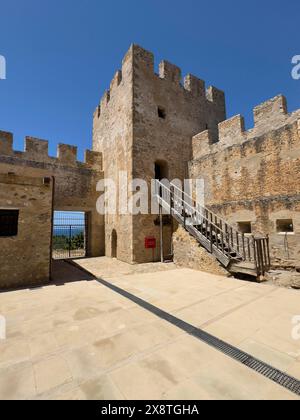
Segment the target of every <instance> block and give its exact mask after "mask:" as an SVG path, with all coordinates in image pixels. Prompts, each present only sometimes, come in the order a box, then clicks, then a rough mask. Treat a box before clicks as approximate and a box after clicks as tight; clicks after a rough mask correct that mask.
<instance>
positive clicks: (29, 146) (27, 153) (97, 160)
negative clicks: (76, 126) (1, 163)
mask: <svg viewBox="0 0 300 420" xmlns="http://www.w3.org/2000/svg"><path fill="white" fill-rule="evenodd" d="M48 145H49V143H48V141H47V140H41V139H37V138H35V137H26V138H25V143H24V152H19V151H14V150H13V134H12V133H9V132H6V131H0V159H1V158H3V157H4V158H5V157H7V158H16V159H19V160H22V161H28V162H36V163H44V164H50V165H57V166H63V167H70V168H78V169H90V170H95V171H102V167H103V162H102V153H99V152H93V151H90V150H86V152H85V159H84V162H79V161H77V147H76V146H70V145H67V144H59V145H58V146H57V157H56V158H54V157H50V156H49V154H48Z"/></svg>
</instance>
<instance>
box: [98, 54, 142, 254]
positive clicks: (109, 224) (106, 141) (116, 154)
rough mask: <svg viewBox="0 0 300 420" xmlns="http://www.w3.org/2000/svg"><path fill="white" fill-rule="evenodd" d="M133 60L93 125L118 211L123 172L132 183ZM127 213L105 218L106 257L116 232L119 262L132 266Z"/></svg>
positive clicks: (126, 63)
mask: <svg viewBox="0 0 300 420" xmlns="http://www.w3.org/2000/svg"><path fill="white" fill-rule="evenodd" d="M133 56H134V53H133V51H132V50H130V51H129V52H128V54H127V55H126V56H125V58H124V59H123V62H122V69H121V70H119V71H118V72H117V73H116V74H115V76H114V78H113V80H112V82H111V84H110V89H109V90H108V91H106V92H105V94H104V96H103V97H102V99H101V102H100V105H99V106H98V107H97V109H96V111H95V113H94V121H93V150H94V151H97V152H101V154H102V155H103V170H104V174H105V178H106V179H109V180H112V181H113V182H114V183H115V185H116V205H117V207H119V204H120V200H119V196H120V188H119V172H121V171H122V172H125V173H126V174H127V178H128V182H130V181H131V180H132V143H133V81H132V78H133V71H132V63H133ZM125 181H126V180H125ZM99 195H100V193H99ZM124 213H126V209H125V211H124V212H123V214H122V215H120V214H119V212H118V211H116V213H115V214H107V215H106V216H105V244H106V245H105V254H106V255H107V256H110V257H111V256H113V255H114V250H113V249H112V245H113V242H114V240H113V236H114V235H113V232H114V234H115V235H116V254H117V257H118V259H120V260H122V261H125V262H132V259H133V258H132V252H133V236H132V217H131V216H129V215H126V214H124Z"/></svg>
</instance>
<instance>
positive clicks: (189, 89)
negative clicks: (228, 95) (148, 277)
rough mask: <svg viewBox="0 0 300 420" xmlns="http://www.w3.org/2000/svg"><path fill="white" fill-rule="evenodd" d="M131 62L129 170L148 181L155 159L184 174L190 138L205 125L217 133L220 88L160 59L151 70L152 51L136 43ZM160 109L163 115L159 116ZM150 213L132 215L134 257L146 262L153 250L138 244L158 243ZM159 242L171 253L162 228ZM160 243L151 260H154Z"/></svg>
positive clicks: (172, 173) (171, 173)
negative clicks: (148, 240) (150, 238)
mask: <svg viewBox="0 0 300 420" xmlns="http://www.w3.org/2000/svg"><path fill="white" fill-rule="evenodd" d="M135 51H136V54H135V60H134V65H133V91H134V95H133V136H134V140H133V174H134V178H141V179H144V180H145V181H147V183H148V185H150V182H151V179H154V178H155V162H163V163H164V165H165V167H166V172H167V177H168V178H169V179H170V180H172V179H175V178H179V179H181V180H183V179H185V178H187V164H188V161H189V160H190V159H191V151H192V149H191V141H192V137H193V136H194V135H195V134H196V133H198V132H199V131H201V130H203V129H205V128H206V127H209V128H210V129H211V130H212V132H213V133H215V132H216V129H217V125H218V123H219V122H221V121H223V120H224V119H225V118H226V110H225V96H224V93H223V92H222V91H220V90H218V89H217V88H215V87H209V88H208V89H206V88H205V82H204V81H203V80H200V79H199V78H197V77H196V76H194V75H191V74H189V75H187V76H185V77H184V79H182V72H181V69H180V68H179V67H177V66H176V65H174V64H172V63H169V62H168V61H162V62H161V63H160V65H159V70H158V74H157V73H156V72H155V67H154V56H153V54H152V53H151V52H149V51H145V50H143V49H141V48H139V47H135ZM159 111H160V112H162V111H163V115H161V116H160V115H159ZM154 220H155V216H154V217H153V216H146V215H143V216H141V215H139V216H135V217H134V219H133V237H134V241H135V243H134V261H136V262H149V261H151V260H152V254H151V253H150V252H149V250H147V249H145V248H144V247H143V246H141V244H143V242H144V238H145V237H146V236H154V237H156V239H157V244H159V227H158V226H155V225H154ZM165 231H166V232H165V234H164V245H165V248H166V252H167V253H170V249H171V237H172V231H171V230H170V229H169V230H168V229H167V228H166V229H165ZM159 258H160V252H159V247H157V250H156V260H159Z"/></svg>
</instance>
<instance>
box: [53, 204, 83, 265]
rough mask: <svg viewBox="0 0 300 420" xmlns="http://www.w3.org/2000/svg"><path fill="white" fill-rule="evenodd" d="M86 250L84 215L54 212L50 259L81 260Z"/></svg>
mask: <svg viewBox="0 0 300 420" xmlns="http://www.w3.org/2000/svg"><path fill="white" fill-rule="evenodd" d="M86 249H87V221H86V215H85V213H81V212H57V211H56V212H54V222H53V237H52V257H53V259H55V260H62V259H70V258H83V257H85V256H86Z"/></svg>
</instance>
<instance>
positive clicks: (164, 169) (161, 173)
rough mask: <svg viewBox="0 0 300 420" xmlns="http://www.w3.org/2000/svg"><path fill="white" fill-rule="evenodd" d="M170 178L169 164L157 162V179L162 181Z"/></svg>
mask: <svg viewBox="0 0 300 420" xmlns="http://www.w3.org/2000/svg"><path fill="white" fill-rule="evenodd" d="M168 178H169V171H168V164H167V162H165V161H163V160H158V161H156V162H155V179H158V180H159V181H161V180H162V179H168Z"/></svg>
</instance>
